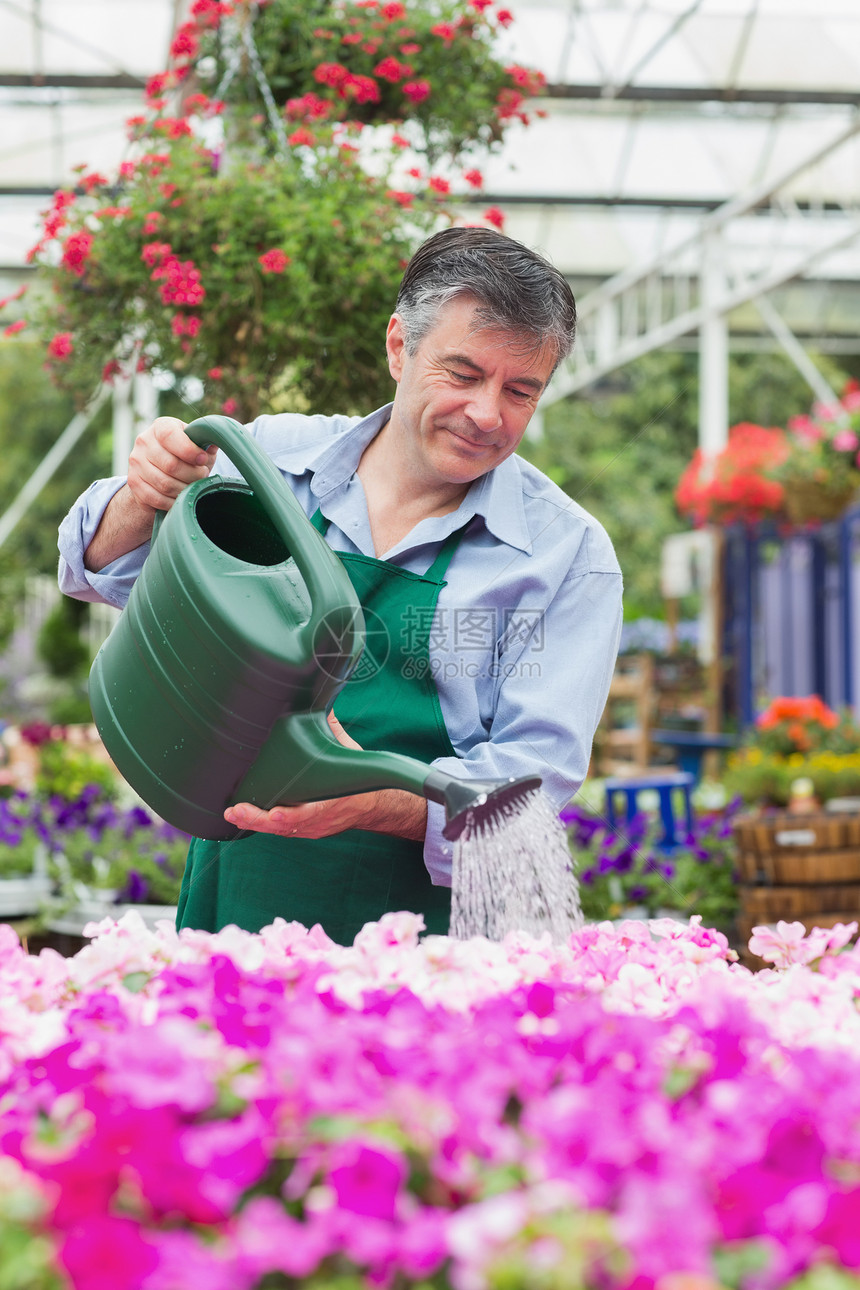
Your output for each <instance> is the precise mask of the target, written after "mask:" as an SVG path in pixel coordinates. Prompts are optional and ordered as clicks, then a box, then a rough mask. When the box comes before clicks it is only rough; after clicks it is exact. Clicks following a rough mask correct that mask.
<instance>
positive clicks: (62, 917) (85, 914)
mask: <svg viewBox="0 0 860 1290" xmlns="http://www.w3.org/2000/svg"><path fill="white" fill-rule="evenodd" d="M111 894H112V893H110V892H105V894H104V899H102V898H100V897H99V896H98V895H97V894H93V895H92V896H90V897H88V898H87V899H85V900H80V901H78V903H77V904H76V905H72V906H71V908H69V909H66V910H64V911H63V912H62V913H57V914H55V915H53V916H51V917H49V918H48V919H47V921H46V924H45V926H46V927H47V929H48V931H51V932H59V933H61V934H62V935H64V936H83V934H84V928H85V927H86V925H87V924H88V923H99V922H101V920H102V919H103V918H113V919H118V918H122V916H123V914H126V913H128V911H129V910H130V909H134V910H137V912H138V913H139V914H140V916H141V918H142V919H143V921H144V923H145V925H146V926H147V927H149V928H152V929H153V930H154V928H155V925H156V923H157V922H159V920H160V919H164V918H166V919H168V920H169V921H170V922H175V921H176V906H175V905H131V904H115V903H114V901H113V900H112V899H111Z"/></svg>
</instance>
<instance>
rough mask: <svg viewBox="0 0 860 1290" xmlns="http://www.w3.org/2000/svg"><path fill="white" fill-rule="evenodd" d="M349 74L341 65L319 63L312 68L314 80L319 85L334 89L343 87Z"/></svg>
mask: <svg viewBox="0 0 860 1290" xmlns="http://www.w3.org/2000/svg"><path fill="white" fill-rule="evenodd" d="M348 76H349V72H348V71H347V69H346V68H345V67H344V66H343V64H342V63H320V64H319V66H318V67H315V68H314V80H315V81H319V83H320V85H331V86H333V87H334V88H335V89H337V87H338V86H339V85H343V83H344V81H345V80H346V78H347V77H348Z"/></svg>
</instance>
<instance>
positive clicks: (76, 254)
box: [62, 232, 93, 277]
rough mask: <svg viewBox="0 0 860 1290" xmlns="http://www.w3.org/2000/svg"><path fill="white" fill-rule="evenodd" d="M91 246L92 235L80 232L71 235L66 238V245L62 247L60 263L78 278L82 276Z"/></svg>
mask: <svg viewBox="0 0 860 1290" xmlns="http://www.w3.org/2000/svg"><path fill="white" fill-rule="evenodd" d="M92 244H93V235H92V233H85V232H81V233H72V234H71V235H70V236H69V237H68V238H67V240H66V244H65V246H64V247H63V259H62V263H63V264H64V265H65V266H66V268H67V269H71V271H72V273H76V274H77V275H78V277H82V276H83V272H84V268H85V266H86V262H87V260H88V259H89V255H90V248H91V247H92Z"/></svg>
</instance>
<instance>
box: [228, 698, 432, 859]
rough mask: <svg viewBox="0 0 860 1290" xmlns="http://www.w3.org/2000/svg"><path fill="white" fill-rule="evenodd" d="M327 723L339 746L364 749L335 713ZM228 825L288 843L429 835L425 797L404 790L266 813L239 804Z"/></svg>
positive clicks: (420, 838) (231, 811)
mask: <svg viewBox="0 0 860 1290" xmlns="http://www.w3.org/2000/svg"><path fill="white" fill-rule="evenodd" d="M328 723H329V725H330V726H331V728H332V732H333V733H334V735H335V738H336V739H337V741H338V743H341V744H343V745H344V747H346V748H360V747H361V744H358V743H356V742H355V740H354V739H351V738H350V736H349V735H348V734H347V733H346V731H345V730H344V728H343V726H342V725H341V724H340V722H339V721H338V719H337V717H336V716H335V715H334V713H333V712H330V713H329V715H328ZM224 819H225V820H227V821H228V822H229V823H230V824H235V825H236V827H237V828H239V829H251V830H253V831H254V832H255V833H275V834H277V835H278V836H279V837H283V838H294V837H299V838H329V837H332V836H333V835H334V834H336V833H343V832H345V831H346V830H347V829H368V830H369V831H370V832H371V833H388V834H391V835H393V836H394V837H399V838H409V839H411V840H412V841H414V842H422V841H423V840H424V834H425V833H426V831H427V803H426V801H425V800H424V798H423V797H417V796H416V795H415V794H414V793H407V792H404V791H403V790H402V789H399V788H384V789H379V790H377V791H376V792H372V793H355V794H353V795H352V796H350V797H333V798H330V799H328V800H327V801H324V802H303V803H301V805H299V806H275V807H273V808H272V810H271V811H264V810H262V809H261V808H260V807H259V806H252V805H251V803H250V802H239V803H237V805H236V806H230V807H228V808H227V810H226V811H225V812H224Z"/></svg>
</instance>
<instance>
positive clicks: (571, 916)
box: [450, 791, 582, 942]
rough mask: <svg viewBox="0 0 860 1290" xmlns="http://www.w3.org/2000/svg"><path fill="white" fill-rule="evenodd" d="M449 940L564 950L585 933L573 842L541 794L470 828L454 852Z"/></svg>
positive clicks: (526, 798) (534, 795)
mask: <svg viewBox="0 0 860 1290" xmlns="http://www.w3.org/2000/svg"><path fill="white" fill-rule="evenodd" d="M452 886H453V889H452V892H451V932H450V934H451V936H453V937H456V938H457V939H458V940H468V939H469V938H470V937H472V936H486V937H487V938H488V939H489V940H492V941H500V940H502V938H503V937H504V936H505V935H506V934H507V933H508V932H511V931H516V930H521V931H525V932H530V933H531V934H532V935H534V936H540V935H541V934H542V933H543V932H549V934H550V936H551V937H552V939H553V941H556V942H562V941H564V940H566V939H567V937H568V936H569V935H570V933H571V932H573V931H575V930H576V929H577V928H578V927H581V926H582V911H581V910H580V907H579V887H578V884H577V881H576V876H575V874H574V872H573V865H572V862H571V856H570V850H569V848H568V844H567V835H566V833H565V831H564V827H563V825H562V824H561V821H560V820H559V818H558V815H557V813H556V812H555V810H554V809H553V807H552V805H551V803H550V801H549V799H548V798H547V797H546V796H545V795H544V794H543V793H542V792H540V791H537V792H533V793H528V794H527V795H526V796H525V797H523V798H520V799H519V800H518V801H516V802H514V803H512V804H510V805H508V806H507V807H505V808H503V809H502V810H501V811H500V812H499V814H498V815H495V816H493V817H491V818H490V819H489V820H487V821H485V822H484V824H483V826H480V825H476V826H473V825H472V824H471V823H470V824H468V825H467V826H466V828H465V829H464V830H463V833H462V834H461V835H460V838H459V840H458V842H457V843H456V844H455V848H454V872H453V884H452Z"/></svg>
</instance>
